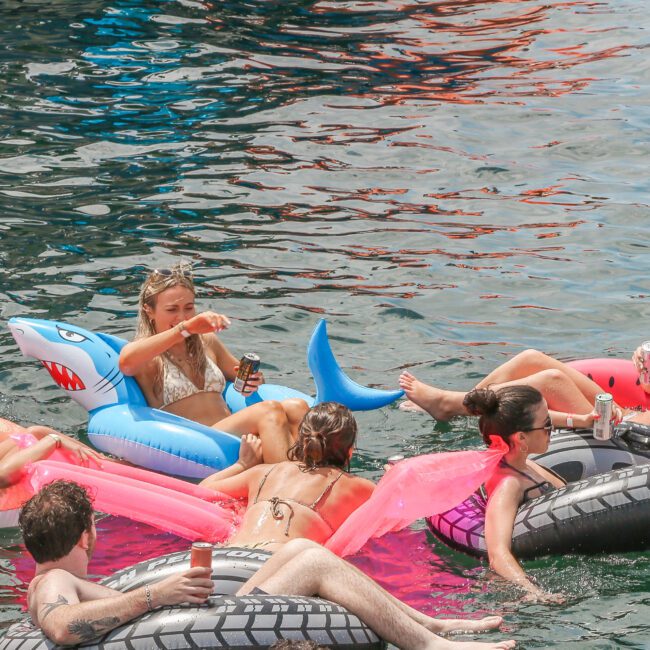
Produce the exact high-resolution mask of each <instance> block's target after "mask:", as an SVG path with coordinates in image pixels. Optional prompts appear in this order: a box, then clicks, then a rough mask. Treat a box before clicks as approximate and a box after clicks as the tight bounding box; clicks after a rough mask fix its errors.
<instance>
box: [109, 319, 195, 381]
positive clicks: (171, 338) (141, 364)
mask: <svg viewBox="0 0 650 650" xmlns="http://www.w3.org/2000/svg"><path fill="white" fill-rule="evenodd" d="M182 340H183V336H182V334H181V332H180V329H179V328H178V327H172V328H171V329H169V330H166V331H165V332H160V333H159V334H154V335H153V336H148V337H147V338H144V339H136V340H135V341H131V343H127V344H126V345H125V346H124V347H123V348H122V351H121V352H120V370H121V371H122V373H123V374H125V375H127V376H128V377H132V376H134V375H137V374H139V373H141V372H142V371H143V370H144V369H145V368H146V366H147V365H148V364H149V363H151V361H152V360H153V359H154V358H155V357H157V356H158V355H160V354H162V353H163V352H166V351H167V350H169V348H171V347H172V346H173V345H176V343H180V342H181V341H182Z"/></svg>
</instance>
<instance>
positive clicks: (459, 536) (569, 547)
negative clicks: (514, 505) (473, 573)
mask: <svg viewBox="0 0 650 650" xmlns="http://www.w3.org/2000/svg"><path fill="white" fill-rule="evenodd" d="M485 507H486V501H485V498H484V497H483V496H482V495H481V494H479V493H476V494H473V495H471V496H470V497H469V498H468V499H466V500H465V501H464V502H463V503H461V504H460V505H458V506H456V507H455V508H453V509H452V510H449V511H448V512H445V513H443V514H441V515H435V516H433V517H429V518H428V519H427V523H428V525H429V528H430V529H431V531H432V532H433V533H434V535H435V536H436V537H438V538H439V539H440V540H442V541H443V542H445V543H446V544H448V545H449V546H451V547H452V548H455V549H456V550H460V551H463V552H465V553H468V554H470V555H475V556H478V557H486V556H487V548H486V545H485V536H484V523H485ZM649 548H650V465H647V464H646V465H638V466H632V467H626V468H623V469H617V470H613V471H611V472H606V473H604V474H599V475H597V476H592V477H590V478H588V479H584V480H582V481H578V482H577V483H570V484H569V485H567V486H566V487H564V488H561V489H559V490H553V491H552V492H549V493H548V494H545V495H542V496H540V497H538V498H537V499H533V500H531V501H529V502H527V503H525V504H523V505H522V506H521V507H520V508H519V511H518V512H517V516H516V518H515V525H514V529H513V535H512V551H513V554H514V555H515V556H516V557H518V558H522V559H526V558H534V557H540V556H543V555H554V554H564V553H604V552H609V553H619V552H625V551H644V550H647V549H649Z"/></svg>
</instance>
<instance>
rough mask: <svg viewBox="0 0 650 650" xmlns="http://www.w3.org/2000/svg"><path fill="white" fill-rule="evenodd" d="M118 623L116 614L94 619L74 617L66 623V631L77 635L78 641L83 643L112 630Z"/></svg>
mask: <svg viewBox="0 0 650 650" xmlns="http://www.w3.org/2000/svg"><path fill="white" fill-rule="evenodd" d="M119 623H120V619H119V618H118V617H117V616H106V617H105V618H98V619H97V620H95V621H86V620H84V619H76V620H74V621H72V622H70V623H68V632H70V634H74V635H75V636H77V637H78V638H79V641H80V642H82V643H83V642H85V641H92V640H93V639H96V638H97V637H98V636H102V634H105V633H106V632H108V631H109V630H112V629H113V628H114V627H116V626H117V625H119Z"/></svg>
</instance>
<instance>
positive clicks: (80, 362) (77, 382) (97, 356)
mask: <svg viewBox="0 0 650 650" xmlns="http://www.w3.org/2000/svg"><path fill="white" fill-rule="evenodd" d="M9 329H10V330H11V333H12V335H13V337H14V339H15V340H16V343H17V344H18V347H19V348H20V350H21V352H22V353H23V354H24V355H25V356H29V357H34V358H35V359H38V360H39V361H40V362H41V363H42V364H43V366H45V368H46V369H47V371H48V372H49V373H50V375H51V377H52V379H54V382H55V383H56V384H57V386H59V387H60V388H62V389H63V390H64V391H65V392H66V393H68V395H69V396H70V397H71V398H72V399H73V400H75V401H76V402H78V403H79V404H80V405H81V406H83V407H84V408H85V409H86V410H88V411H92V410H95V409H98V408H102V407H104V406H110V405H113V404H118V403H123V402H129V403H131V404H144V403H145V402H144V397H143V396H142V393H141V392H140V389H139V388H138V386H137V384H136V382H135V380H133V379H132V378H130V377H125V376H124V375H123V374H122V373H121V372H120V369H119V363H118V361H119V356H120V350H121V348H122V346H123V345H124V344H125V343H126V341H124V340H123V339H119V338H117V337H115V336H111V335H108V334H96V333H94V332H89V331H88V330H85V329H82V328H81V327H77V326H75V325H69V324H67V323H60V322H56V321H50V320H39V319H35V318H12V319H11V320H10V321H9Z"/></svg>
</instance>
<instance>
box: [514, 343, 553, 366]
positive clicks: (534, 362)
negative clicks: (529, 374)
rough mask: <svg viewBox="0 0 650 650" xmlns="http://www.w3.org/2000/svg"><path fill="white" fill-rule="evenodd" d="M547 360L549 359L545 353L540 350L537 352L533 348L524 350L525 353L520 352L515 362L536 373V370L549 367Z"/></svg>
mask: <svg viewBox="0 0 650 650" xmlns="http://www.w3.org/2000/svg"><path fill="white" fill-rule="evenodd" d="M547 358H548V357H547V356H546V355H545V354H544V353H543V352H540V351H539V350H535V349H533V348H529V349H528V350H524V351H523V352H520V353H519V354H518V355H517V356H516V357H515V360H516V361H517V363H518V364H519V365H521V366H524V367H526V368H530V369H531V371H534V370H535V369H543V368H545V367H546V366H547V364H546V359H547Z"/></svg>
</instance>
